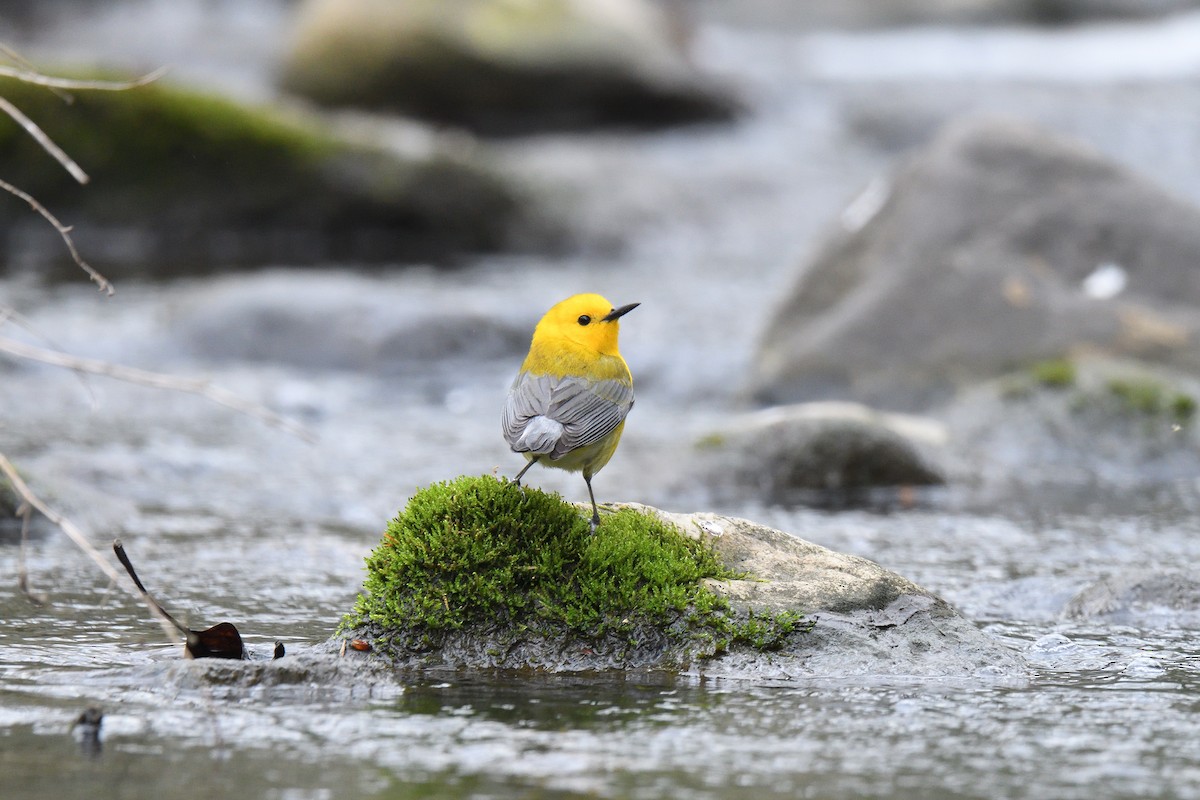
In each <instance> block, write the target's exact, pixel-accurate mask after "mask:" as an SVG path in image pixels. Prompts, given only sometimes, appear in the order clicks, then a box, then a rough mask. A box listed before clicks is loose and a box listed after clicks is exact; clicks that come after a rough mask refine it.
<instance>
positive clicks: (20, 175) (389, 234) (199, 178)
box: [0, 80, 523, 272]
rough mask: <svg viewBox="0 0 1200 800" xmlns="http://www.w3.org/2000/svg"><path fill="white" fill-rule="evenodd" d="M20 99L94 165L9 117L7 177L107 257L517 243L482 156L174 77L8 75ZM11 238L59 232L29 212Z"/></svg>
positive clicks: (259, 257) (509, 199) (370, 251)
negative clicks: (405, 147) (76, 176)
mask: <svg viewBox="0 0 1200 800" xmlns="http://www.w3.org/2000/svg"><path fill="white" fill-rule="evenodd" d="M0 96H3V97H6V98H7V99H8V100H10V101H12V102H13V103H14V104H16V105H17V106H18V107H20V108H21V109H22V110H23V111H24V112H25V113H26V114H27V115H28V116H29V117H30V118H32V119H33V120H34V121H36V122H37V124H38V125H39V126H41V127H42V128H43V129H44V130H45V131H46V133H47V134H48V135H49V136H50V137H51V138H52V139H53V140H54V141H55V142H57V143H58V144H59V146H61V147H62V148H63V150H65V151H66V152H67V153H68V154H69V155H70V156H71V157H72V158H73V159H74V160H75V161H76V162H77V163H78V164H79V165H80V166H81V167H82V168H83V169H84V171H85V172H87V173H88V174H89V175H90V177H91V182H90V184H88V185H86V186H80V185H78V184H77V183H76V182H75V181H74V180H73V179H72V178H71V177H70V176H69V175H68V174H67V173H66V171H65V170H63V169H62V167H61V166H60V165H59V164H58V163H56V162H55V161H54V160H53V159H51V158H50V156H49V155H47V154H46V153H45V152H44V151H43V150H42V149H41V148H40V147H39V146H38V144H37V143H36V142H34V141H33V139H32V138H31V137H30V136H28V135H27V134H26V133H25V132H24V131H23V130H21V129H20V128H19V127H17V126H16V125H8V126H0V163H3V164H4V168H3V173H2V177H3V178H4V179H5V180H7V181H9V182H10V183H12V184H14V185H16V186H18V187H20V188H21V189H23V190H25V191H26V192H29V193H30V194H32V195H33V196H34V197H36V198H37V199H38V200H40V201H41V202H42V203H43V204H44V205H46V206H47V207H48V208H50V209H51V210H52V211H53V212H54V213H55V214H56V215H57V216H58V217H59V218H60V219H62V220H63V221H64V222H65V223H68V224H72V225H74V226H75V230H74V234H73V235H74V236H75V238H76V241H77V243H78V244H79V245H80V246H81V248H82V249H83V250H84V252H86V253H87V254H88V257H89V260H91V261H93V262H94V263H96V264H97V266H107V265H111V264H114V263H118V264H133V265H135V266H141V267H144V268H146V269H149V270H151V271H154V272H172V271H179V270H191V271H196V270H199V271H207V270H209V269H212V268H217V267H219V268H224V267H226V266H230V265H238V264H250V265H253V264H259V263H263V262H268V263H289V264H309V263H317V262H328V261H330V260H333V259H355V260H359V261H387V262H398V261H406V260H418V259H420V260H446V259H449V258H452V257H453V256H455V255H457V254H462V253H465V252H472V251H481V250H490V249H497V248H501V247H503V246H505V245H506V243H507V242H508V241H509V240H510V237H511V236H513V235H514V230H515V229H516V228H517V227H519V221H520V218H521V211H522V202H523V201H522V198H521V197H520V195H519V193H518V192H517V191H516V190H514V188H513V187H512V186H510V185H509V184H508V183H507V182H506V180H505V179H503V178H502V177H500V176H499V174H498V173H496V172H495V171H493V170H492V169H490V168H489V167H487V166H486V165H485V164H483V163H481V162H479V161H478V160H477V159H475V158H474V157H468V156H461V155H453V156H452V155H449V154H446V153H438V152H436V151H435V152H434V153H433V154H431V155H421V156H417V155H414V156H411V157H407V156H400V155H397V154H395V153H392V152H389V151H386V150H384V149H383V148H382V147H374V146H368V145H364V144H357V143H349V142H347V141H345V140H343V139H342V138H339V137H338V136H337V135H335V134H334V133H333V132H332V131H331V130H330V129H329V128H328V127H327V126H325V125H324V124H323V123H321V122H319V121H318V120H316V119H314V118H311V117H302V116H300V115H297V114H292V115H285V114H284V113H282V112H281V111H278V110H272V109H269V108H254V107H249V106H246V105H242V104H239V103H236V102H233V101H231V100H228V99H224V98H220V97H216V96H212V95H207V94H202V93H198V92H194V91H188V90H184V89H180V88H177V87H172V86H169V85H167V84H166V83H164V82H159V83H155V84H151V85H148V86H142V87H138V88H136V89H130V90H128V91H122V92H88V91H78V92H74V93H73V95H72V96H73V98H74V102H72V103H71V104H67V103H64V102H63V100H62V99H61V98H60V97H59V96H57V95H55V94H53V93H52V92H50V91H48V90H46V89H44V88H41V87H36V86H31V85H29V84H24V83H19V82H16V81H13V80H0ZM5 202H10V203H12V204H14V212H13V213H9V214H5V215H4V216H3V217H2V219H3V220H4V222H3V223H0V240H9V241H8V242H6V243H8V244H11V243H12V239H13V237H14V235H17V234H19V238H22V239H23V240H24V239H28V237H29V236H34V237H39V236H40V237H41V238H43V239H47V240H51V242H50V244H49V245H48V246H49V247H52V248H53V249H52V250H49V252H55V253H57V252H61V244H56V243H54V242H53V241H52V240H53V239H54V238H55V237H56V234H55V233H54V231H53V230H51V229H49V227H48V226H46V225H45V223H44V222H43V221H42V220H41V219H40V218H37V217H35V216H34V215H32V214H31V213H18V211H19V209H18V208H17V206H18V205H19V203H20V201H18V200H16V199H15V198H12V199H10V200H9V201H5Z"/></svg>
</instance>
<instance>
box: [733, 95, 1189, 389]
mask: <svg viewBox="0 0 1200 800" xmlns="http://www.w3.org/2000/svg"><path fill="white" fill-rule="evenodd" d="M1198 261H1200V211H1198V210H1197V209H1195V208H1194V207H1192V206H1191V205H1189V204H1187V203H1185V202H1183V201H1181V200H1179V199H1177V198H1175V197H1173V196H1171V195H1170V194H1168V193H1166V192H1164V191H1162V190H1161V189H1159V188H1157V187H1155V186H1153V185H1151V184H1149V183H1148V182H1146V181H1144V180H1142V179H1140V178H1139V177H1137V176H1136V175H1133V174H1131V173H1129V172H1128V171H1126V170H1124V169H1122V168H1121V167H1119V166H1117V165H1115V164H1112V163H1111V162H1109V161H1108V160H1106V159H1105V158H1103V157H1102V156H1100V155H1099V154H1097V153H1095V152H1092V151H1091V150H1089V149H1087V148H1085V147H1083V146H1081V145H1079V144H1076V143H1074V142H1072V141H1069V140H1065V139H1062V138H1059V137H1057V136H1053V135H1050V134H1048V133H1045V132H1043V131H1040V130H1038V129H1036V128H1032V127H1029V126H1026V125H1023V124H1020V123H1016V122H1010V121H1002V120H995V119H972V120H968V121H965V122H961V123H958V124H954V125H951V126H950V127H949V128H948V129H947V130H946V131H945V132H944V133H943V134H942V135H940V136H939V137H938V138H937V139H936V141H934V142H933V143H932V144H931V145H930V146H929V147H928V148H926V149H925V150H924V151H923V152H920V153H918V154H917V155H916V156H914V157H913V158H912V159H911V160H910V161H909V162H908V163H906V164H905V165H903V166H902V168H900V169H899V170H898V171H897V172H896V174H894V175H892V176H890V177H887V178H880V179H878V180H877V181H876V182H874V183H873V184H872V185H871V186H870V187H869V188H868V189H867V191H866V192H865V193H864V194H863V195H862V196H861V197H860V198H859V199H858V200H856V201H855V202H854V203H853V204H852V205H851V206H850V207H848V208H847V209H846V211H845V213H844V214H843V215H842V218H841V225H840V227H839V228H838V229H837V230H835V231H833V232H832V234H831V236H830V237H829V240H828V241H827V243H826V245H825V247H824V248H823V249H822V250H821V252H820V253H818V255H817V256H816V258H815V260H814V261H813V262H812V263H811V264H809V265H807V266H806V267H805V268H804V270H803V271H802V277H801V279H800V282H799V283H798V285H797V286H796V287H795V289H794V290H793V291H792V293H791V295H790V296H789V297H788V298H787V300H786V301H785V302H784V304H783V306H782V307H781V308H780V309H779V311H778V312H777V313H776V315H775V316H774V318H773V319H772V320H771V322H770V324H769V325H768V327H767V330H766V333H765V335H764V337H763V343H762V345H761V346H760V349H759V351H758V353H757V356H756V359H755V364H754V367H753V374H752V378H751V382H750V394H751V395H752V396H753V397H754V398H756V399H757V400H759V401H763V402H771V403H781V402H795V401H801V400H808V399H817V398H829V397H839V398H849V399H855V400H859V401H862V402H866V403H869V404H871V405H876V406H881V407H886V408H907V409H911V408H920V407H928V406H929V405H931V404H934V403H936V402H938V401H941V400H944V399H945V398H947V397H948V396H950V395H951V394H952V392H953V391H954V390H955V389H956V388H958V387H960V386H962V385H964V384H969V383H973V382H977V381H979V380H982V379H986V378H990V377H994V376H997V375H1001V374H1005V373H1007V372H1009V371H1011V370H1013V369H1014V368H1016V367H1019V366H1021V365H1025V364H1030V363H1032V362H1035V361H1039V360H1042V359H1049V358H1055V357H1059V356H1062V355H1065V354H1070V353H1075V352H1080V351H1085V350H1086V351H1099V352H1103V353H1108V354H1110V355H1115V356H1123V357H1131V358H1138V359H1145V360H1150V361H1159V362H1163V363H1168V364H1172V365H1174V366H1177V367H1180V368H1183V369H1186V370H1189V371H1193V372H1195V371H1200V351H1197V350H1196V348H1195V347H1194V346H1192V342H1194V341H1195V337H1196V335H1197V334H1198V333H1200V312H1198V311H1197V307H1200V281H1198V280H1196V270H1195V265H1196V263H1197V262H1198Z"/></svg>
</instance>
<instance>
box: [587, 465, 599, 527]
mask: <svg viewBox="0 0 1200 800" xmlns="http://www.w3.org/2000/svg"><path fill="white" fill-rule="evenodd" d="M583 482H584V483H586V484H587V487H588V497H590V498H592V533H595V532H596V527H597V526H598V525H599V524H600V509H598V508H596V495H595V493H593V492H592V478H591V476H590V475H584V476H583Z"/></svg>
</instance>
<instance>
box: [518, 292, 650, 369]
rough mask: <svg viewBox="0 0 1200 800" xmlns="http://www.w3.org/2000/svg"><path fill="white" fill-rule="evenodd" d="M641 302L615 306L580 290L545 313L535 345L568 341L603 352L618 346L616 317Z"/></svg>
mask: <svg viewBox="0 0 1200 800" xmlns="http://www.w3.org/2000/svg"><path fill="white" fill-rule="evenodd" d="M639 305H641V304H640V303H630V304H629V305H627V306H621V307H620V308H615V307H614V306H613V304H612V303H610V302H608V301H607V300H605V299H604V298H603V297H601V296H600V295H598V294H577V295H575V296H573V297H568V298H567V299H566V300H563V301H562V302H561V303H558V304H557V305H555V306H554V307H553V308H551V309H550V310H549V311H547V312H546V315H545V316H544V317H542V321H541V322H539V323H538V325H537V329H535V330H534V332H533V345H534V347H535V348H536V347H537V346H538V345H539V344H553V343H556V342H563V341H564V340H565V341H569V342H573V343H575V344H577V345H579V346H581V347H584V348H587V349H588V350H592V351H594V352H597V353H601V354H604V355H614V356H615V355H620V353H619V352H618V350H617V333H618V331H619V330H620V325H619V324H618V322H617V320H618V319H620V318H621V317H623V316H624V315H626V314H628V313H629V312H630V311H633V310H634V309H635V308H637V307H638V306H639Z"/></svg>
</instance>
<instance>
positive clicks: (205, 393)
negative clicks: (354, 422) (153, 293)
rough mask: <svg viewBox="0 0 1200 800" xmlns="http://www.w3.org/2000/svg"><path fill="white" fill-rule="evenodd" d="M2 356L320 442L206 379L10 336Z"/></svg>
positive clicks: (1, 343)
mask: <svg viewBox="0 0 1200 800" xmlns="http://www.w3.org/2000/svg"><path fill="white" fill-rule="evenodd" d="M0 352H3V353H8V354H9V355H13V356H17V357H18V358H27V359H29V360H31V361H40V362H41V363H43V364H52V365H54V366H57V367H66V368H68V369H73V370H78V371H80V372H90V373H92V374H94V375H105V376H107V377H109V378H115V379H117V380H122V381H127V382H129V383H136V384H139V385H141V386H150V387H153V388H155V389H171V390H173V391H177V392H186V393H188V394H196V395H200V396H201V397H203V398H205V399H207V400H211V401H212V402H214V403H216V404H218V405H222V406H225V407H226V408H232V409H233V410H234V411H240V412H242V413H243V414H248V415H250V416H252V417H255V418H257V419H259V420H261V421H262V422H264V423H266V424H267V425H271V426H273V427H276V428H282V429H283V430H285V431H287V432H288V433H291V434H293V435H295V436H298V437H300V438H301V439H303V440H305V441H306V442H315V441H316V438H317V437H316V435H315V434H314V433H313V432H312V431H310V430H309V429H308V428H305V427H304V426H303V425H301V424H299V423H298V422H294V421H292V420H290V419H288V418H287V417H284V416H282V415H280V414H276V413H275V412H274V411H272V410H271V409H269V408H267V407H266V406H262V405H259V404H258V403H255V402H253V401H251V400H247V399H245V398H243V397H241V396H239V395H236V394H234V393H233V392H231V391H229V390H228V389H222V388H221V387H219V386H213V385H212V384H211V383H210V382H209V381H208V380H207V379H204V378H180V377H177V376H174V375H164V374H163V373H161V372H150V371H149V370H144V369H137V368H136V367H126V366H123V365H121V364H113V363H111V362H108V361H101V360H99V359H94V358H80V357H78V356H72V355H67V354H66V353H60V352H58V351H56V350H46V349H45V348H42V347H36V346H34V345H31V344H26V343H25V342H19V341H17V340H16V339H10V338H9V337H7V336H0Z"/></svg>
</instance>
